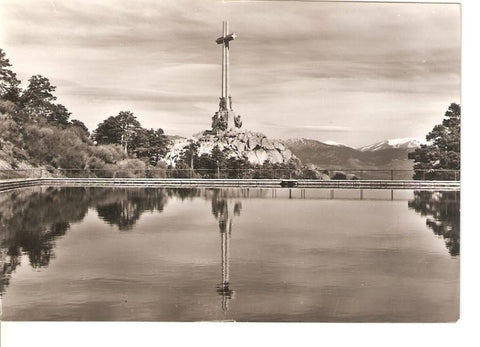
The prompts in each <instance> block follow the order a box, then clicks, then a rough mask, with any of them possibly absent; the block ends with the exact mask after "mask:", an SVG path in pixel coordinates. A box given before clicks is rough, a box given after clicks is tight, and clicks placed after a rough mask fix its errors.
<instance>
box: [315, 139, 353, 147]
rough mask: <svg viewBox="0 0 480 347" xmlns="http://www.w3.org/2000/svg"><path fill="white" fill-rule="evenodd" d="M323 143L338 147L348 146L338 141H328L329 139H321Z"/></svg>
mask: <svg viewBox="0 0 480 347" xmlns="http://www.w3.org/2000/svg"><path fill="white" fill-rule="evenodd" d="M322 142H323V143H324V144H326V145H329V146H338V147H350V146H348V145H346V144H344V143H340V142H335V141H330V140H327V141H322Z"/></svg>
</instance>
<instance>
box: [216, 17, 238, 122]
mask: <svg viewBox="0 0 480 347" xmlns="http://www.w3.org/2000/svg"><path fill="white" fill-rule="evenodd" d="M236 37H237V35H236V34H235V33H232V34H228V21H223V36H221V37H219V38H218V39H217V40H216V42H217V44H219V45H222V94H221V98H220V104H221V105H222V104H223V105H224V106H225V109H227V110H228V109H232V104H231V102H232V99H231V96H230V81H229V80H230V73H229V71H228V68H229V50H230V41H232V40H235V38H236ZM227 105H228V106H227ZM227 124H228V120H227Z"/></svg>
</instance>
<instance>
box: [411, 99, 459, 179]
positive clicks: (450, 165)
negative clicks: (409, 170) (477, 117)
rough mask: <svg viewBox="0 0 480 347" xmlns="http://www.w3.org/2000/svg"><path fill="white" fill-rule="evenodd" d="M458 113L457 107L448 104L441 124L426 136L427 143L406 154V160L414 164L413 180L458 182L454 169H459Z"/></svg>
mask: <svg viewBox="0 0 480 347" xmlns="http://www.w3.org/2000/svg"><path fill="white" fill-rule="evenodd" d="M460 114H461V108H460V105H458V104H455V103H452V104H450V106H449V107H448V110H447V111H446V112H445V119H444V120H443V122H442V124H438V125H435V127H434V128H433V129H432V131H431V132H429V133H428V134H427V136H426V139H427V141H428V144H426V145H421V146H420V148H417V149H416V150H415V151H414V152H412V153H409V155H408V158H409V159H413V161H414V166H413V169H414V171H415V173H414V175H413V179H416V180H418V179H430V180H452V179H459V177H458V176H457V174H456V170H460ZM448 170H452V171H448Z"/></svg>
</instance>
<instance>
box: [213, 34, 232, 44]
mask: <svg viewBox="0 0 480 347" xmlns="http://www.w3.org/2000/svg"><path fill="white" fill-rule="evenodd" d="M236 37H237V34H235V33H233V34H228V35H227V36H222V37H219V38H218V39H217V40H216V41H215V42H216V43H217V44H219V45H221V44H222V43H224V42H229V41H232V40H235V38H236Z"/></svg>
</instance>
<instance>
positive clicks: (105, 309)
mask: <svg viewBox="0 0 480 347" xmlns="http://www.w3.org/2000/svg"><path fill="white" fill-rule="evenodd" d="M459 195H460V193H459V192H456V191H448V192H428V191H426V192H417V191H415V192H414V191H390V190H362V191H360V190H324V189H303V190H302V189H291V190H289V189H158V188H79V187H77V188H65V187H63V188H60V187H37V188H28V189H22V190H16V191H13V192H4V193H1V194H0V246H1V250H0V251H1V262H0V292H1V294H0V295H1V303H2V311H3V312H2V319H3V320H68V321H80V320H87V321H99V320H109V321H117V320H119V321H123V320H134V321H205V320H206V321H211V320H236V321H302V322H305V321H316V322H342V321H349V322H357V321H361V322H378V321H387V322H396V321H407V322H408V321H415V322H418V321H433V322H436V321H454V320H456V319H458V316H459V253H460V247H459V220H460V217H459V216H460V214H459V211H460V207H459V204H460V196H459Z"/></svg>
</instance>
